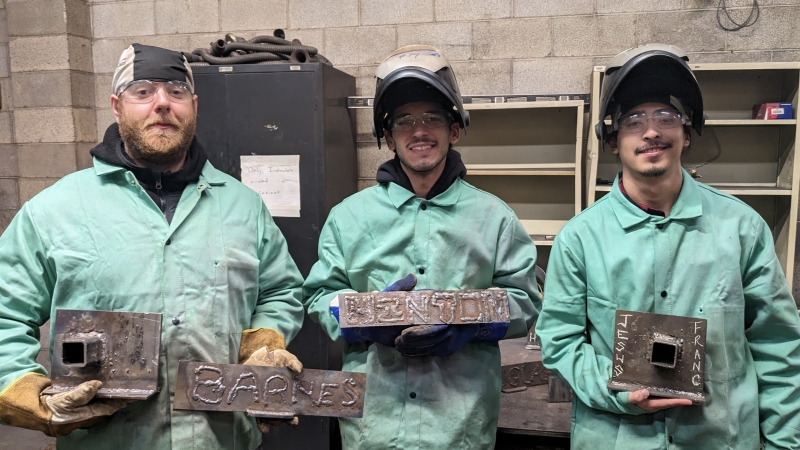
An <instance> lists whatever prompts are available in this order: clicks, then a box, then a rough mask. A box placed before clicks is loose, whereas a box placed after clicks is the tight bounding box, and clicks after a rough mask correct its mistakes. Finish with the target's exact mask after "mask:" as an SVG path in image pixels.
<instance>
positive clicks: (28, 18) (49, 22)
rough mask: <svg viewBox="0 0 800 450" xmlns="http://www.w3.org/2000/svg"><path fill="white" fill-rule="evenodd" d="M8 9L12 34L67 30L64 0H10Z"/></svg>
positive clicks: (30, 34)
mask: <svg viewBox="0 0 800 450" xmlns="http://www.w3.org/2000/svg"><path fill="white" fill-rule="evenodd" d="M6 11H7V13H8V34H10V35H11V36H41V35H43V34H65V33H66V32H67V14H66V8H65V5H64V0H30V1H24V2H8V6H7V8H6Z"/></svg>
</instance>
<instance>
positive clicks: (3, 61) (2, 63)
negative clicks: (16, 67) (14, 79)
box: [0, 44, 9, 78]
mask: <svg viewBox="0 0 800 450" xmlns="http://www.w3.org/2000/svg"><path fill="white" fill-rule="evenodd" d="M8 76H9V71H8V44H0V78H6V77H8Z"/></svg>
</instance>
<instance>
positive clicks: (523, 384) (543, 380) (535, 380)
mask: <svg viewBox="0 0 800 450" xmlns="http://www.w3.org/2000/svg"><path fill="white" fill-rule="evenodd" d="M500 373H501V379H502V384H501V387H500V389H501V390H502V391H503V392H518V391H524V390H525V389H527V388H528V386H539V385H542V384H547V383H548V380H549V378H550V377H551V376H553V372H550V371H549V370H548V369H547V368H545V367H544V364H542V362H541V361H533V362H526V363H520V364H511V365H508V366H502V367H501V368H500Z"/></svg>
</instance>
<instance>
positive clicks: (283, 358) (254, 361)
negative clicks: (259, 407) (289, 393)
mask: <svg viewBox="0 0 800 450" xmlns="http://www.w3.org/2000/svg"><path fill="white" fill-rule="evenodd" d="M239 364H243V365H245V366H269V367H288V368H289V369H291V370H292V371H293V372H297V373H300V371H302V370H303V363H301V362H300V360H299V359H297V357H296V356H294V355H293V354H291V353H290V352H289V351H287V350H286V341H284V339H283V336H281V334H280V333H278V332H277V331H275V330H273V329H272V328H255V329H250V330H244V332H242V343H241V344H240V345H239ZM284 423H288V424H289V425H297V424H298V423H299V419H298V418H297V416H295V417H294V418H293V419H288V420H284V419H262V418H256V425H258V431H260V432H262V433H269V427H270V425H273V426H278V425H282V424H284Z"/></svg>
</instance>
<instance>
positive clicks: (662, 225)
mask: <svg viewBox="0 0 800 450" xmlns="http://www.w3.org/2000/svg"><path fill="white" fill-rule="evenodd" d="M656 228H658V229H659V230H661V229H663V228H664V224H663V223H660V224H658V225H656Z"/></svg>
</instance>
